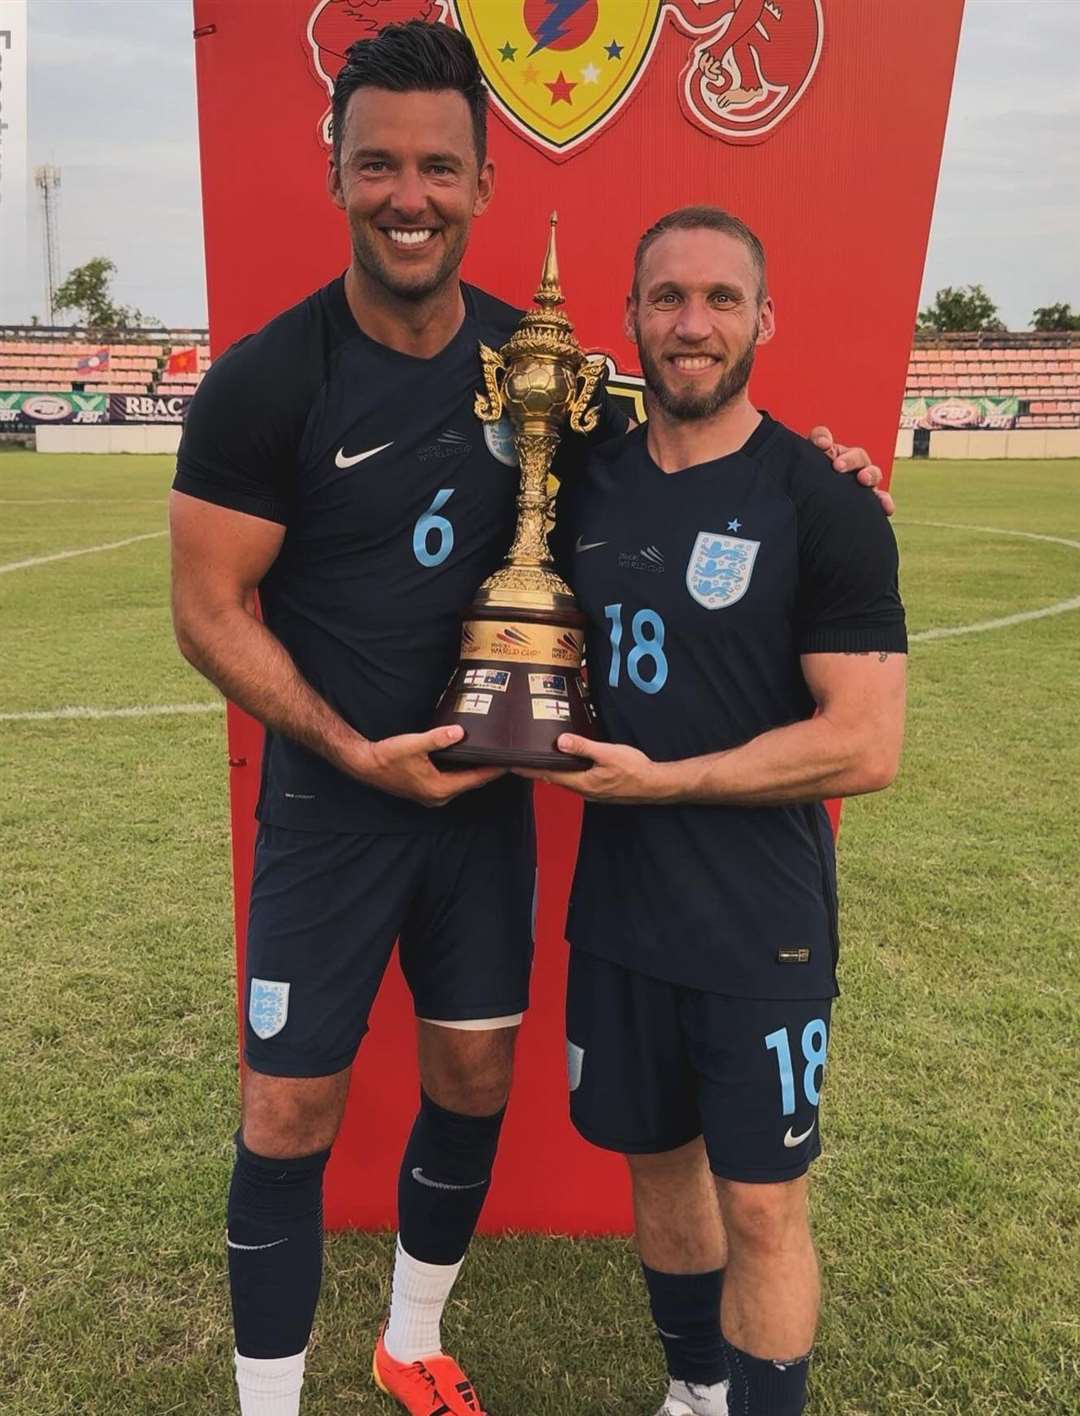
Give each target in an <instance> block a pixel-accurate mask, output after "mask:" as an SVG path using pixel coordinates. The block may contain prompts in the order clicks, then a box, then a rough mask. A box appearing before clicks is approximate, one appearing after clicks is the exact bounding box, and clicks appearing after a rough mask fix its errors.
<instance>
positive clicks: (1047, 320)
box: [1031, 305, 1080, 330]
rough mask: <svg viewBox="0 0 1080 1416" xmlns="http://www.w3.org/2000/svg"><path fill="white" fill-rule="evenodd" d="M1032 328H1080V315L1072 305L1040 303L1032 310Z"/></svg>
mask: <svg viewBox="0 0 1080 1416" xmlns="http://www.w3.org/2000/svg"><path fill="white" fill-rule="evenodd" d="M1031 328H1032V329H1040V330H1067V329H1080V315H1074V314H1073V312H1072V306H1071V305H1040V306H1039V308H1038V309H1037V310H1033V311H1032V312H1031Z"/></svg>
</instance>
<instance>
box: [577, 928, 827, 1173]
mask: <svg viewBox="0 0 1080 1416" xmlns="http://www.w3.org/2000/svg"><path fill="white" fill-rule="evenodd" d="M831 1009H832V999H831V998H817V999H813V1000H804V999H800V1000H796V1001H792V1000H771V999H760V998H729V997H725V996H723V995H721V994H719V993H706V992H702V991H701V990H698V989H694V988H685V987H682V986H681V985H679V984H674V983H666V982H664V981H663V980H661V979H656V978H650V977H648V975H646V974H642V973H637V972H635V971H634V970H631V969H624V968H621V967H620V966H619V965H618V964H613V963H610V962H608V961H607V960H606V959H599V958H596V957H595V956H594V955H591V954H587V953H585V952H584V950H581V949H572V950H571V953H570V977H569V984H568V988H567V999H566V1023H567V1027H566V1034H567V1057H568V1063H569V1071H570V1116H571V1119H572V1120H573V1123H574V1125H575V1126H576V1127H577V1129H578V1131H580V1133H581V1134H582V1135H583V1136H584V1137H585V1139H586V1140H587V1141H591V1142H592V1143H593V1144H594V1145H597V1146H602V1147H603V1148H604V1149H605V1150H614V1151H620V1152H622V1153H623V1154H624V1155H651V1154H658V1153H660V1152H663V1151H670V1150H676V1149H678V1147H679V1146H684V1145H687V1144H688V1143H689V1142H690V1141H692V1140H695V1139H696V1138H697V1137H698V1136H703V1137H704V1141H705V1149H706V1152H707V1154H708V1157H709V1165H710V1168H711V1169H712V1171H713V1173H714V1174H715V1175H718V1176H719V1177H720V1178H721V1179H724V1180H743V1181H750V1182H775V1181H782V1180H794V1179H795V1178H796V1177H798V1176H800V1175H802V1174H804V1173H805V1172H806V1170H807V1169H808V1168H809V1165H810V1162H811V1161H812V1160H814V1159H816V1157H817V1156H818V1155H819V1154H820V1152H821V1137H820V1133H819V1130H818V1101H819V1097H820V1093H821V1084H822V1078H823V1075H824V1071H825V1053H826V1050H827V1048H828V1041H829V1018H830V1013H831Z"/></svg>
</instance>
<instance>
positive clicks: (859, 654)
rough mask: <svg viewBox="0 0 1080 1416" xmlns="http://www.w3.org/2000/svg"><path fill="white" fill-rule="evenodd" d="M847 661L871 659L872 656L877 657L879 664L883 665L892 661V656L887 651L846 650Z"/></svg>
mask: <svg viewBox="0 0 1080 1416" xmlns="http://www.w3.org/2000/svg"><path fill="white" fill-rule="evenodd" d="M843 652H844V658H845V659H869V657H870V655H871V654H876V655H877V661H878V663H879V664H883V663H884V662H885V660H886V659H891V658H892V655H891V654H890V653H889V652H888V650H886V649H845V650H844V651H843Z"/></svg>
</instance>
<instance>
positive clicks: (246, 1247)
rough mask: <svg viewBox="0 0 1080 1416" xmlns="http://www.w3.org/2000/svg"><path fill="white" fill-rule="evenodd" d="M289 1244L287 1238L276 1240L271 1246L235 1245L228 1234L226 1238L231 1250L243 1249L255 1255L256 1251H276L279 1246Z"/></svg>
mask: <svg viewBox="0 0 1080 1416" xmlns="http://www.w3.org/2000/svg"><path fill="white" fill-rule="evenodd" d="M288 1242H289V1240H288V1238H285V1239H274V1240H272V1241H271V1242H270V1243H269V1244H234V1243H233V1241H232V1240H231V1239H230V1238H229V1236H228V1235H227V1234H226V1236H225V1243H226V1244H228V1246H229V1248H230V1249H243V1250H245V1251H246V1252H247V1253H249V1254H250V1253H253V1252H254V1251H255V1250H256V1249H276V1248H277V1246H278V1245H279V1244H287V1243H288Z"/></svg>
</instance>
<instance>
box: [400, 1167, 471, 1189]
mask: <svg viewBox="0 0 1080 1416" xmlns="http://www.w3.org/2000/svg"><path fill="white" fill-rule="evenodd" d="M412 1178H413V1179H414V1180H415V1181H416V1182H417V1184H419V1185H427V1186H429V1187H430V1188H431V1189H432V1190H479V1188H480V1186H481V1185H486V1184H487V1183H488V1182H487V1181H486V1180H474V1181H473V1182H472V1184H471V1185H451V1184H449V1183H448V1182H447V1181H446V1180H429V1179H428V1178H427V1176H426V1175H425V1174H424V1171H423V1168H422V1167H421V1166H419V1165H417V1166H415V1167H414V1168H413V1173H412Z"/></svg>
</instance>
